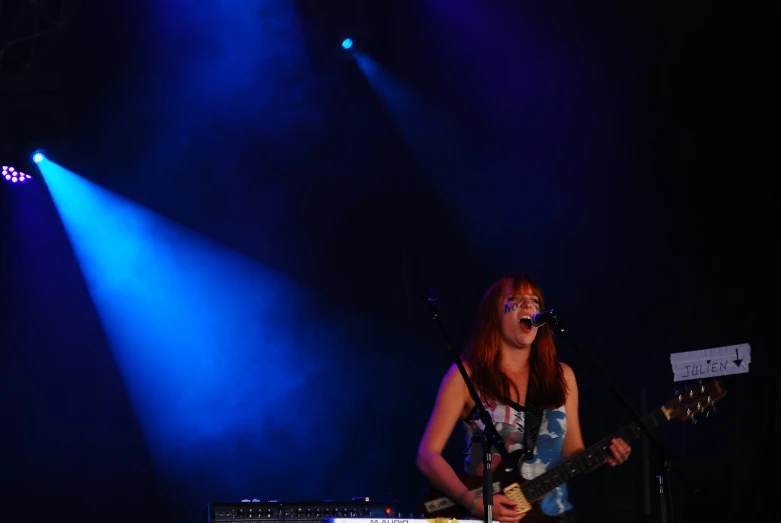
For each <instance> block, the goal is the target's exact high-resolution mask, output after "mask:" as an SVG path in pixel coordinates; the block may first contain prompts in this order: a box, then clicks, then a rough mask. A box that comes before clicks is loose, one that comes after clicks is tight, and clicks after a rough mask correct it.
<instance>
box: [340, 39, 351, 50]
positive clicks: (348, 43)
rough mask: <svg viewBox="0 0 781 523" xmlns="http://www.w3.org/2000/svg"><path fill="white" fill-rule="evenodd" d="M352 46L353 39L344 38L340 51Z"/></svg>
mask: <svg viewBox="0 0 781 523" xmlns="http://www.w3.org/2000/svg"><path fill="white" fill-rule="evenodd" d="M352 46H353V39H352V38H345V39H344V40H343V41H342V49H349V48H351V47H352Z"/></svg>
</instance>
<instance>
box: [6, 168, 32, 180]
mask: <svg viewBox="0 0 781 523" xmlns="http://www.w3.org/2000/svg"><path fill="white" fill-rule="evenodd" d="M2 173H3V174H2V177H3V179H4V180H5V181H7V182H8V183H15V184H19V183H24V182H29V181H30V180H32V179H33V177H32V176H30V175H29V174H27V173H23V172H22V171H19V170H17V169H16V168H14V167H11V166H9V165H3V171H2Z"/></svg>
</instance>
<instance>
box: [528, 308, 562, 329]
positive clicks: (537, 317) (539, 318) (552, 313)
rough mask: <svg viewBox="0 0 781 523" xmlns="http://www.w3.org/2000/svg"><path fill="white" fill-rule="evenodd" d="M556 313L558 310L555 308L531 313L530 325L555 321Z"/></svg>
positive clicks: (534, 325)
mask: <svg viewBox="0 0 781 523" xmlns="http://www.w3.org/2000/svg"><path fill="white" fill-rule="evenodd" d="M558 315H559V311H557V310H556V309H551V310H549V311H543V312H538V313H537V314H533V315H532V319H531V324H532V327H542V326H543V325H545V324H546V323H556V316H558Z"/></svg>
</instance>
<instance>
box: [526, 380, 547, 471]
mask: <svg viewBox="0 0 781 523" xmlns="http://www.w3.org/2000/svg"><path fill="white" fill-rule="evenodd" d="M541 423H542V413H540V410H539V408H538V407H537V387H535V386H534V380H533V379H532V375H531V373H529V385H528V388H527V390H526V414H525V416H524V423H523V424H524V430H523V449H524V452H523V458H522V459H523V460H526V461H531V460H532V458H533V457H534V446H535V445H536V444H537V435H538V434H539V432H540V424H541Z"/></svg>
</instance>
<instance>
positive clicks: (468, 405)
mask: <svg viewBox="0 0 781 523" xmlns="http://www.w3.org/2000/svg"><path fill="white" fill-rule="evenodd" d="M544 309H545V305H544V302H543V298H542V293H541V292H540V288H539V286H538V285H537V283H536V282H535V281H534V280H533V279H532V278H531V277H529V276H528V275H525V274H508V275H505V276H503V277H501V278H499V279H498V280H497V281H495V282H494V283H493V284H492V285H491V286H490V287H489V289H488V291H487V292H486V293H485V295H484V296H483V299H482V300H481V302H480V305H479V307H478V315H477V321H476V323H475V325H474V328H473V331H472V335H471V338H470V340H469V343H468V344H467V346H466V350H465V352H464V355H463V358H462V359H463V362H464V367H465V368H466V370H467V373H468V374H469V376H470V378H471V380H472V382H473V383H474V385H475V388H476V390H477V391H478V394H479V395H480V397H481V399H482V403H483V405H484V406H485V408H486V410H487V411H488V412H489V413H490V414H491V417H492V419H493V421H494V426H495V427H496V429H497V432H498V433H499V435H500V436H501V437H502V439H503V440H504V443H505V446H506V447H507V450H508V452H513V451H515V450H519V449H522V448H523V440H524V438H523V428H524V421H525V418H526V409H525V407H524V406H525V405H526V396H527V392H528V386H529V377H530V376H531V377H532V383H533V384H534V386H535V396H536V404H537V409H536V411H537V412H540V413H541V417H540V423H539V431H538V436H537V441H536V444H535V445H534V454H533V457H531V459H528V460H526V459H524V461H523V464H522V466H521V474H522V476H523V477H524V478H525V479H532V478H534V477H537V476H539V475H540V474H542V473H543V472H545V471H546V470H549V469H551V468H552V467H553V466H555V465H556V464H558V463H560V462H562V461H565V460H567V459H569V458H571V457H572V456H574V455H575V454H577V453H578V452H580V451H582V450H583V449H584V445H583V438H582V436H581V432H580V421H579V420H578V385H577V382H576V381H575V374H574V373H573V372H572V369H571V368H570V367H569V366H568V365H566V364H564V363H560V362H559V361H558V357H557V354H556V347H555V345H554V341H553V333H552V331H551V329H550V327H549V326H548V325H543V326H542V327H534V326H532V325H531V321H530V320H531V317H532V315H533V314H535V313H537V312H540V310H544ZM476 412H477V411H476V409H475V404H474V401H473V399H472V397H471V395H470V394H469V390H468V389H467V386H466V383H465V382H464V379H463V377H462V376H461V373H460V372H459V370H458V367H457V366H456V365H455V364H454V365H453V366H451V367H450V369H449V370H448V372H447V373H446V374H445V377H444V378H443V379H442V383H441V384H440V387H439V392H438V394H437V398H436V402H435V404H434V409H433V411H432V413H431V418H430V419H429V421H428V424H427V426H426V430H425V432H424V434H423V438H422V439H421V442H420V446H419V448H418V455H417V466H418V468H419V469H420V470H421V471H422V472H423V474H424V475H425V476H426V477H427V478H428V480H429V481H430V482H431V484H432V485H433V486H434V487H435V488H436V489H438V490H439V491H441V492H442V493H444V494H446V495H447V496H448V497H450V498H451V499H452V500H454V501H456V502H457V503H459V504H461V505H463V506H464V507H465V508H466V509H467V510H468V511H469V512H471V513H472V514H473V515H474V516H475V517H476V518H479V519H483V518H484V517H485V516H484V509H483V500H482V499H481V497H480V496H477V495H476V494H475V493H474V492H472V491H470V490H469V489H468V488H467V487H466V485H464V483H463V482H462V481H461V479H459V477H458V475H457V474H456V472H455V471H454V470H453V468H452V467H451V466H450V465H449V464H448V463H447V462H446V461H445V459H444V458H443V457H442V450H443V449H444V447H445V444H446V443H447V441H448V440H449V439H450V436H451V434H452V432H453V430H454V429H455V426H456V423H457V422H458V421H459V420H461V422H462V423H463V425H464V427H465V429H466V435H467V438H468V439H469V440H471V436H472V435H473V434H474V432H475V431H476V430H480V429H482V427H483V425H482V423H481V422H480V421H479V420H477V419H475V416H476ZM610 450H611V453H612V456H611V457H608V458H607V459H606V461H607V462H608V463H609V464H610V465H611V466H616V465H618V464H619V463H623V462H624V461H625V460H626V459H627V458H628V457H629V454H630V452H631V448H630V447H629V445H628V444H627V443H626V442H625V441H623V440H621V439H613V440H612V442H611V446H610ZM492 452H493V454H494V455H493V456H492V470H498V465H499V463H500V456H499V455H498V454H497V453H496V451H495V450H493V449H492ZM482 469H483V458H482V449H481V448H480V445H479V444H473V445H472V446H471V447H470V449H469V454H468V456H467V458H466V460H465V470H466V472H467V474H470V475H476V476H479V475H482ZM540 508H541V509H542V511H543V512H544V513H545V514H547V515H549V516H561V517H562V518H564V517H565V515H566V512H567V511H568V510H571V509H572V505H571V504H570V503H569V501H568V500H567V491H566V484H564V485H562V486H560V487H558V488H556V489H554V490H552V491H551V492H549V493H548V494H547V495H546V496H545V497H544V498H543V499H542V501H541V502H540ZM492 512H493V519H494V520H496V521H500V522H502V523H513V522H516V521H519V520H520V519H522V518H523V517H524V516H525V514H519V513H518V511H517V507H516V505H515V503H514V502H513V501H512V500H511V499H510V498H508V497H507V496H505V495H504V494H495V495H494V498H493V508H492Z"/></svg>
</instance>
